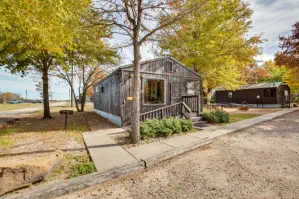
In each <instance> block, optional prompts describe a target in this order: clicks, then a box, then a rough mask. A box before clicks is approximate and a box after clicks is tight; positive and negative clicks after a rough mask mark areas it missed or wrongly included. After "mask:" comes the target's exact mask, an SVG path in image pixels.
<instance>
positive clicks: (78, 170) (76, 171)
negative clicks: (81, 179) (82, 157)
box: [70, 163, 97, 178]
mask: <svg viewBox="0 0 299 199" xmlns="http://www.w3.org/2000/svg"><path fill="white" fill-rule="evenodd" d="M96 171H97V169H96V167H95V165H94V164H93V163H82V164H76V165H73V166H72V168H71V175H70V178H74V177H77V176H81V175H86V174H89V173H93V172H96Z"/></svg>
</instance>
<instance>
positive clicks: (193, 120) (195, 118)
mask: <svg viewBox="0 0 299 199" xmlns="http://www.w3.org/2000/svg"><path fill="white" fill-rule="evenodd" d="M191 120H192V122H197V121H201V120H202V117H191Z"/></svg>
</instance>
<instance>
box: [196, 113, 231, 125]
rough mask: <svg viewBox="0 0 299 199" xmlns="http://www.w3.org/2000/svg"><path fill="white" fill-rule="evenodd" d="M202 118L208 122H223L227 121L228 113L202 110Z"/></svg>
mask: <svg viewBox="0 0 299 199" xmlns="http://www.w3.org/2000/svg"><path fill="white" fill-rule="evenodd" d="M201 117H202V119H203V120H205V121H207V122H209V123H225V122H228V121H229V114H228V113H227V112H225V111H220V110H216V111H212V112H203V113H202V114H201Z"/></svg>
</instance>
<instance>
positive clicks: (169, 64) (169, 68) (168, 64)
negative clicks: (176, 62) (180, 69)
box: [165, 61, 173, 72]
mask: <svg viewBox="0 0 299 199" xmlns="http://www.w3.org/2000/svg"><path fill="white" fill-rule="evenodd" d="M165 71H166V72H173V64H172V62H170V61H167V62H166V63H165Z"/></svg>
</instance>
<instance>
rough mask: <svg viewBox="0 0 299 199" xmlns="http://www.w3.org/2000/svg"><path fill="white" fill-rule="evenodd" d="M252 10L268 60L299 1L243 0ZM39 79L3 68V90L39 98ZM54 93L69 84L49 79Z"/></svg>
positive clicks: (59, 94)
mask: <svg viewBox="0 0 299 199" xmlns="http://www.w3.org/2000/svg"><path fill="white" fill-rule="evenodd" d="M244 1H246V2H248V3H249V4H250V6H251V8H252V9H253V15H252V26H253V28H252V30H251V31H250V32H249V36H252V35H260V34H262V38H263V39H265V40H266V41H265V42H264V43H263V44H262V48H263V54H262V55H261V56H258V57H257V58H256V59H257V60H258V61H261V62H262V61H267V60H271V59H273V58H274V54H275V53H276V52H277V51H278V50H279V49H278V37H279V36H280V35H285V36H287V35H289V34H290V32H291V28H292V27H291V26H292V25H293V24H294V23H295V22H296V21H299V14H298V13H299V0H244ZM122 39H123V38H122V37H121V36H118V37H116V38H115V39H114V41H112V43H120V41H121V40H122ZM141 55H142V59H143V60H146V59H151V58H153V57H154V55H153V53H152V50H151V46H143V47H142V49H141ZM120 56H121V58H122V63H123V64H128V63H131V62H132V59H133V53H132V49H131V48H126V49H123V50H122V51H120ZM35 84H36V81H34V80H33V79H32V77H30V76H26V77H24V78H21V76H20V75H19V74H17V75H11V74H10V73H9V72H5V71H4V70H3V69H0V91H1V92H8V91H9V92H15V93H20V94H21V95H22V96H23V98H26V90H27V97H28V99H39V98H40V97H39V96H40V94H39V93H38V92H37V91H36V90H35ZM50 86H51V92H52V94H53V99H54V100H67V99H69V87H68V86H67V84H65V83H63V82H61V81H60V80H58V79H57V78H54V77H51V78H50Z"/></svg>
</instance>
